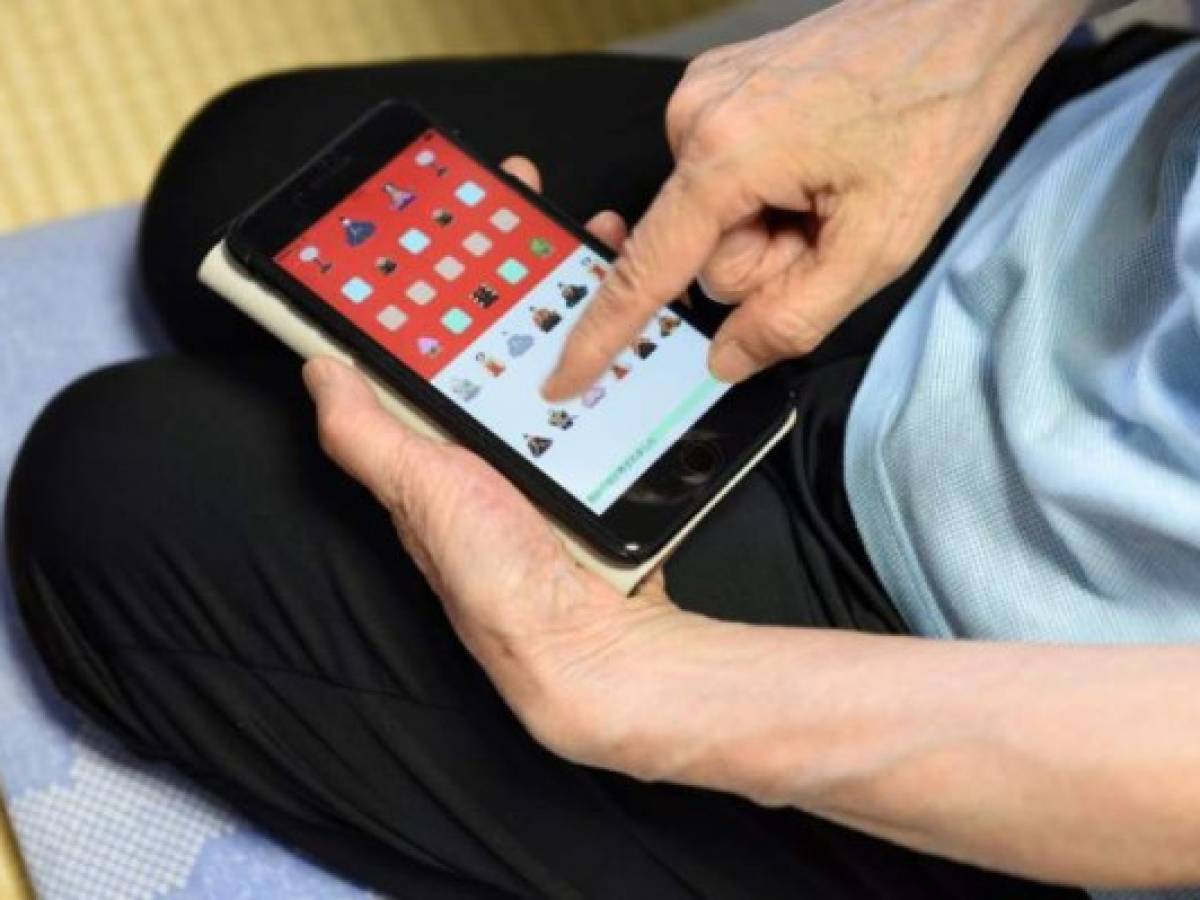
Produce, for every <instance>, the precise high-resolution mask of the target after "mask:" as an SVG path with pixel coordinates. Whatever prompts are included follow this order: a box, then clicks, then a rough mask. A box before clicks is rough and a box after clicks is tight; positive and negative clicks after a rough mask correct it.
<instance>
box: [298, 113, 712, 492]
mask: <svg viewBox="0 0 1200 900" xmlns="http://www.w3.org/2000/svg"><path fill="white" fill-rule="evenodd" d="M274 259H275V262H276V263H277V264H279V265H280V266H281V267H283V268H284V269H285V270H286V271H287V272H289V273H290V274H291V275H292V276H293V277H294V278H296V279H298V280H299V281H300V282H302V283H303V284H304V285H305V286H306V287H308V288H309V290H311V291H312V292H313V293H314V294H316V295H317V296H318V297H320V298H321V300H322V301H324V302H325V303H328V304H330V305H331V306H333V307H335V308H336V310H337V311H338V312H339V313H341V314H342V315H343V316H345V317H346V318H348V319H349V320H350V321H352V322H353V323H354V324H355V325H356V326H357V327H358V328H359V329H361V330H362V331H363V332H365V333H366V334H368V335H369V336H370V337H371V338H372V339H374V340H375V341H376V342H377V343H378V344H380V345H382V346H383V347H384V348H385V349H386V350H387V351H388V352H389V353H391V354H392V355H393V356H394V357H396V358H397V359H398V360H399V361H400V362H402V363H403V364H404V365H406V366H407V367H409V368H410V369H412V370H413V371H415V372H416V373H418V374H419V375H420V376H422V377H423V378H425V379H426V380H428V381H429V382H430V383H431V384H432V385H433V386H434V387H435V388H436V389H437V390H439V391H440V392H441V393H443V394H445V395H446V396H447V397H449V398H450V399H451V400H452V401H453V402H455V403H456V404H457V405H459V406H460V407H461V408H462V409H464V410H466V411H467V413H469V414H470V415H471V416H472V417H474V418H475V419H476V420H477V421H478V422H480V423H481V424H482V425H483V426H484V427H486V428H487V429H488V430H490V431H492V432H493V433H494V434H496V435H497V436H498V437H500V438H501V439H502V440H503V441H504V442H505V443H507V444H508V445H509V446H511V447H513V448H514V449H516V450H517V451H518V452H520V453H522V454H524V455H525V456H526V457H527V458H528V459H530V460H531V461H532V462H533V463H534V464H535V465H536V466H537V467H538V468H539V469H540V470H541V471H542V472H543V473H545V474H546V475H547V476H548V477H550V478H551V479H553V480H554V481H556V482H557V483H558V484H559V485H560V486H562V487H563V488H564V489H565V490H566V491H568V492H569V493H570V494H571V495H572V496H574V497H575V498H576V499H577V500H579V501H580V502H581V503H582V504H584V505H585V506H586V507H588V508H589V509H590V510H592V511H593V512H595V513H597V514H600V513H603V512H604V511H605V510H606V509H608V508H609V507H610V506H611V505H612V504H613V502H614V501H616V500H617V499H618V498H619V497H621V495H622V494H624V493H625V492H626V491H627V490H628V489H629V488H630V486H631V485H633V484H634V482H636V481H637V479H638V478H639V476H641V475H642V474H643V473H644V472H645V471H646V470H647V469H648V468H649V467H650V466H651V465H653V464H654V462H655V461H656V460H657V459H658V458H659V457H660V456H662V454H663V453H664V452H665V451H666V450H668V449H669V448H670V447H671V446H672V444H674V443H675V442H676V441H677V440H678V439H679V438H680V437H681V436H682V435H683V434H684V433H685V432H686V431H687V430H688V428H689V427H691V426H692V425H694V424H695V423H696V421H697V420H698V419H700V418H701V417H702V416H703V415H704V414H705V413H706V412H707V411H708V410H709V409H710V408H711V407H712V406H713V405H714V404H715V403H716V402H717V400H719V399H720V397H721V396H722V394H724V392H725V391H726V390H727V387H728V386H727V385H725V384H723V383H721V382H719V381H717V380H716V379H714V378H713V377H712V376H711V375H709V373H708V368H707V365H706V357H707V354H708V346H709V340H708V338H707V337H706V336H705V335H703V334H702V333H700V332H699V331H698V330H696V329H695V328H694V327H692V326H691V325H690V324H689V323H688V322H686V321H684V320H683V319H681V318H680V317H679V316H677V315H675V314H674V313H672V312H670V310H663V311H661V312H660V313H659V314H658V315H656V316H655V317H654V318H653V319H652V320H651V321H650V322H649V323H648V325H647V327H646V329H645V331H644V332H643V333H642V334H641V335H639V336H638V337H637V338H636V339H635V340H634V341H633V342H632V343H631V344H630V345H629V347H627V348H626V350H625V351H624V352H623V353H621V354H620V356H618V358H617V359H615V360H614V361H613V363H612V364H611V366H610V367H609V369H608V371H607V372H606V373H605V374H604V375H603V376H602V377H601V378H600V380H598V381H597V382H596V383H595V384H593V385H592V386H591V388H590V389H588V390H587V391H586V392H585V393H584V394H583V395H582V396H581V397H579V398H577V399H575V400H572V401H569V402H565V403H547V402H546V401H545V400H544V399H542V397H541V395H540V393H539V390H538V389H539V387H540V385H541V383H542V382H543V381H544V380H545V378H546V376H547V375H549V373H550V370H551V369H552V368H553V366H554V363H555V362H556V361H557V359H558V356H559V352H560V351H561V349H562V345H563V342H564V339H565V338H566V335H567V333H568V332H569V330H570V328H571V326H572V324H573V323H574V322H575V321H576V320H577V319H578V317H579V315H580V313H581V312H582V311H583V309H584V308H585V307H586V306H587V304H588V303H589V302H590V300H591V299H592V298H593V297H594V296H595V293H596V290H597V288H598V287H599V285H600V283H601V282H602V281H603V280H604V278H605V276H606V274H607V273H608V271H609V268H610V267H609V263H608V262H607V261H606V260H605V259H603V258H601V257H600V256H599V255H598V254H597V253H596V252H595V251H594V250H593V249H592V248H590V247H588V246H587V245H586V244H584V243H582V242H581V241H580V240H579V238H578V237H576V236H575V235H573V234H571V233H570V232H569V231H567V230H566V229H564V228H563V227H562V226H560V225H558V224H557V223H556V222H555V221H554V219H553V218H551V217H550V216H549V215H547V214H546V213H545V212H543V211H542V210H541V209H540V208H539V207H538V206H536V205H535V204H534V203H532V202H530V201H529V200H528V199H526V198H525V197H524V196H523V195H522V194H521V193H520V192H519V191H517V190H516V189H515V188H513V187H512V186H511V185H509V184H508V183H506V182H505V181H504V180H503V179H501V178H499V177H497V176H496V175H494V174H492V172H491V171H490V170H489V169H488V168H486V167H485V166H483V165H481V164H480V163H478V162H476V161H475V160H474V159H473V158H472V157H471V156H469V155H468V154H467V153H465V152H464V151H463V150H461V149H460V148H459V147H458V146H457V145H456V144H455V143H453V142H452V141H451V140H449V139H447V138H446V137H444V136H443V135H441V134H440V133H439V132H438V131H436V130H435V129H430V130H427V131H425V132H424V133H423V134H421V135H420V137H418V138H417V140H415V141H414V142H413V143H412V144H410V145H409V146H407V147H405V148H404V149H403V150H402V151H401V152H400V153H398V154H397V155H396V156H395V157H394V158H393V159H392V160H391V161H389V162H388V163H387V164H386V165H384V166H383V168H381V169H380V170H379V171H378V172H376V173H375V174H373V175H372V176H371V177H369V178H368V179H367V180H366V181H365V182H363V183H362V184H361V185H359V186H358V187H357V188H356V189H354V190H353V191H352V192H350V193H349V194H348V195H347V196H346V197H344V198H343V199H342V200H340V201H339V202H337V203H336V204H335V205H334V206H333V208H332V209H330V210H329V211H328V212H327V213H325V214H324V215H322V216H321V217H320V218H319V219H318V220H317V221H315V222H314V223H313V224H312V225H311V226H310V227H308V228H307V229H306V230H305V231H304V232H303V233H302V234H301V235H300V236H299V237H297V238H296V239H295V240H293V241H291V242H290V243H289V244H287V245H286V246H285V247H284V248H283V249H282V250H280V251H279V252H278V253H277V254H276V255H275V257H274Z"/></svg>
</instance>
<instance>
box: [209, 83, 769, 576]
mask: <svg viewBox="0 0 1200 900" xmlns="http://www.w3.org/2000/svg"><path fill="white" fill-rule="evenodd" d="M431 128H432V129H436V130H437V131H438V133H439V134H440V135H441V136H442V137H443V138H445V139H447V140H449V141H451V142H453V143H454V144H455V145H456V146H457V147H458V148H459V149H460V150H462V151H463V152H464V153H466V154H467V155H469V156H470V157H471V158H472V159H473V160H474V161H475V162H476V163H478V164H479V165H480V166H482V167H483V168H485V169H486V170H487V171H488V172H490V173H491V174H492V175H494V176H495V177H497V178H499V179H500V180H502V181H503V182H504V183H505V184H507V185H508V186H509V187H511V188H512V189H514V190H515V191H516V192H517V193H518V194H520V195H521V196H522V197H523V198H524V199H525V200H527V201H528V202H530V203H532V204H533V205H534V206H535V207H537V208H538V209H540V210H541V211H542V212H544V213H545V214H546V215H548V216H550V217H551V218H552V219H553V220H554V221H555V222H556V223H557V224H558V225H560V226H561V227H562V228H564V229H565V230H567V231H568V232H569V233H570V234H572V235H573V236H574V237H576V238H578V239H579V240H580V241H581V242H582V243H583V244H584V245H585V246H587V247H588V248H589V249H591V250H593V251H594V252H596V253H597V254H598V255H600V256H602V257H603V258H604V259H606V260H612V259H613V258H614V253H613V251H612V249H611V248H609V247H607V246H606V245H605V244H603V243H601V242H600V241H598V240H597V239H596V238H595V237H594V236H592V235H591V234H590V233H588V232H587V231H586V230H585V229H584V228H582V227H581V226H579V225H577V224H576V223H575V222H574V221H573V220H572V219H571V218H570V216H568V215H567V214H565V213H564V212H563V211H562V210H560V209H558V208H557V207H555V206H554V204H553V203H551V202H549V201H547V200H546V199H545V198H544V197H542V196H541V195H540V194H537V193H536V192H534V191H532V190H530V189H529V188H528V187H527V186H526V185H525V184H524V183H523V182H521V181H520V180H519V179H516V178H514V177H512V176H511V175H509V174H508V173H506V172H504V171H502V170H500V169H499V168H498V167H496V166H495V165H493V164H491V163H489V162H488V161H487V160H486V158H484V157H483V156H482V155H481V154H480V153H478V152H477V151H475V150H473V149H472V148H471V147H469V146H467V145H466V144H465V143H464V141H463V140H462V138H461V136H460V135H459V134H458V133H457V132H456V131H455V130H453V129H449V128H446V127H444V126H441V125H439V124H438V123H437V122H435V121H434V120H432V119H431V118H429V117H428V116H426V115H425V114H424V113H422V112H421V111H420V110H419V109H417V108H416V107H414V106H412V105H411V104H406V103H402V102H400V101H398V100H388V101H385V102H383V103H381V104H379V105H377V106H375V107H374V108H372V109H371V110H369V111H368V112H367V113H366V114H365V115H364V116H362V117H361V118H359V119H358V120H357V121H356V122H354V123H353V124H352V125H351V126H350V127H349V128H348V129H346V130H345V131H344V132H342V134H341V135H339V136H338V137H337V138H335V139H334V140H333V141H332V142H331V143H330V144H328V145H327V146H326V147H325V148H324V149H323V150H322V151H320V152H319V153H318V154H317V155H316V156H315V157H313V158H312V159H311V160H310V161H309V162H308V163H306V164H305V165H304V166H303V167H302V168H301V169H300V170H299V171H298V172H296V173H295V174H294V175H292V176H291V177H290V178H288V179H287V180H285V181H284V182H283V183H282V184H280V185H279V186H278V187H277V188H275V189H274V190H273V191H271V192H270V193H269V194H267V195H266V196H265V197H264V198H263V199H262V200H260V201H259V202H258V203H256V204H255V205H254V206H252V207H251V208H250V209H249V210H248V211H247V212H245V213H244V214H242V215H241V216H240V217H238V218H237V219H236V220H235V221H234V222H233V224H232V225H231V226H230V228H229V230H228V232H227V234H226V237H225V240H226V246H227V247H228V249H229V251H230V253H231V254H232V256H233V258H234V260H235V261H236V262H237V263H238V264H239V265H240V266H242V267H243V268H244V269H245V270H246V271H247V272H248V273H249V274H250V275H251V276H252V277H254V278H255V279H257V280H261V281H262V282H264V283H265V284H267V285H268V286H269V287H271V288H273V289H274V292H275V293H276V294H278V295H280V296H281V297H282V299H284V300H285V302H287V303H288V304H289V305H290V306H291V307H292V308H293V309H294V310H296V311H297V312H298V313H299V314H301V315H302V316H304V317H305V318H306V319H308V320H309V321H310V322H312V323H313V324H315V325H316V326H317V327H318V328H320V329H321V330H322V331H324V332H325V333H326V335H327V336H329V337H330V338H331V339H333V340H334V341H335V342H336V343H338V344H340V345H341V346H342V347H344V348H345V349H346V350H348V351H349V352H350V354H351V355H352V356H354V357H355V358H356V359H359V360H360V361H362V362H363V363H365V364H366V366H367V367H368V368H369V369H370V370H371V371H372V372H373V373H374V374H375V375H376V376H378V377H379V378H381V379H382V380H383V381H384V382H385V383H387V384H390V385H391V386H393V387H394V388H396V389H397V390H398V391H399V393H401V394H402V395H403V396H405V397H408V398H410V399H411V400H412V401H413V402H414V403H415V404H416V405H417V407H418V408H419V409H421V410H422V411H424V412H425V413H426V414H428V415H429V416H430V417H431V418H432V419H433V420H434V421H435V422H436V423H437V424H438V425H440V426H441V427H443V428H445V429H446V430H447V431H448V432H449V433H451V434H452V435H453V436H454V437H455V438H456V439H457V440H459V441H460V442H462V443H463V445H464V446H467V447H469V448H471V449H473V450H475V451H476V452H479V453H480V454H481V455H482V456H483V457H484V458H485V459H487V460H489V461H490V462H491V463H492V464H493V465H494V466H495V467H496V468H497V469H498V470H500V471H501V472H502V473H503V474H504V475H505V476H506V477H508V478H509V479H510V480H512V481H513V482H514V483H516V484H517V485H518V487H520V488H521V489H522V490H523V491H524V492H525V493H526V494H527V495H529V496H530V497H531V498H532V499H533V500H534V502H536V503H537V504H538V505H539V506H541V507H542V508H543V509H544V510H545V511H546V512H547V513H549V514H550V515H551V516H553V517H554V518H556V519H558V520H559V521H561V522H562V523H563V524H564V525H565V526H566V527H567V528H568V529H569V530H571V531H573V532H574V533H576V534H577V535H579V536H580V537H582V538H583V539H584V540H585V542H586V543H588V544H589V545H591V546H592V547H593V548H594V549H596V550H598V551H599V552H600V553H601V554H602V555H604V556H606V557H608V558H610V559H612V560H614V561H618V562H621V563H624V564H635V563H638V562H642V561H644V560H646V559H649V558H650V557H651V556H653V555H654V554H655V553H657V552H658V551H659V550H660V549H661V548H662V547H663V545H664V544H665V543H666V542H667V541H668V540H669V539H670V538H671V537H672V536H673V535H674V534H675V533H677V532H678V530H679V529H681V528H683V527H684V526H685V525H686V524H687V522H688V521H690V520H691V518H692V517H693V516H695V515H696V514H697V513H698V512H699V511H700V509H702V508H703V507H704V505H705V504H706V503H708V502H709V501H710V500H711V499H712V497H713V496H714V495H715V494H716V493H718V492H719V491H720V490H721V488H722V486H723V485H724V484H725V483H727V481H728V480H729V479H730V478H732V477H734V476H735V475H736V473H737V472H739V471H741V469H742V468H744V467H745V466H746V465H747V464H748V463H749V461H750V460H751V459H752V458H753V457H754V455H755V454H756V453H757V452H758V451H759V449H760V448H761V447H762V446H763V444H764V443H765V442H766V441H768V440H770V438H771V437H773V436H774V435H775V434H776V433H777V432H778V431H779V429H780V428H782V427H783V425H784V422H785V421H786V419H787V416H788V415H789V413H790V411H791V401H790V392H789V390H788V387H787V385H786V383H785V382H784V380H783V379H782V378H781V377H779V376H778V374H776V373H773V372H770V371H768V372H765V373H762V374H760V375H758V376H756V377H755V378H753V379H750V380H749V381H747V382H744V383H742V384H740V385H737V386H735V387H733V388H731V389H730V390H729V391H727V392H726V393H725V395H724V396H723V397H722V398H721V399H720V400H719V401H718V402H717V403H716V404H714V406H713V407H712V408H710V409H709V410H708V411H707V412H706V413H705V414H704V415H703V416H702V417H701V418H700V420H699V421H697V422H696V423H695V425H694V426H693V429H704V430H707V431H710V432H715V433H720V434H723V435H726V436H729V435H739V436H740V435H746V436H747V437H746V439H745V441H744V442H743V443H742V445H741V446H740V447H737V448H735V452H733V453H731V454H729V455H727V456H726V457H725V458H724V459H723V461H722V465H721V468H720V471H719V472H717V473H715V474H714V475H713V476H712V477H711V479H710V481H711V483H710V484H709V485H708V486H707V488H706V489H704V490H703V491H699V492H696V493H695V494H694V495H693V496H690V497H688V498H687V500H686V502H681V503H678V504H670V505H663V506H646V505H643V504H638V503H634V502H630V501H629V500H627V495H628V494H629V490H627V491H626V492H625V494H622V496H621V497H619V498H617V499H616V500H614V501H613V503H612V504H611V505H610V506H609V507H608V509H606V510H605V511H604V512H603V513H600V514H597V513H594V512H592V511H591V510H590V509H588V508H587V507H586V506H585V505H584V504H583V503H582V502H580V501H579V500H577V499H576V498H575V497H573V496H572V495H571V494H570V493H569V492H568V491H567V490H566V489H565V488H563V487H561V486H560V485H559V484H558V483H557V482H555V481H553V480H552V479H551V478H550V477H549V476H547V475H546V474H544V473H543V472H542V471H541V470H539V469H538V468H537V467H536V466H535V465H534V464H533V463H532V462H530V461H529V460H527V459H525V458H524V457H523V456H522V455H521V454H520V453H518V452H516V451H514V450H513V449H512V448H511V447H509V446H508V445H507V444H506V443H504V442H503V441H502V440H501V439H500V438H499V437H498V436H497V435H495V434H494V433H493V432H492V431H491V430H489V429H488V428H486V427H485V426H484V425H482V424H481V423H480V422H478V421H477V420H476V419H474V418H473V417H472V416H470V414H469V413H467V412H466V411H464V410H463V409H461V408H460V407H459V406H458V405H457V404H455V403H454V402H453V401H452V400H451V399H450V398H448V397H446V396H445V395H443V394H442V393H441V392H440V391H438V390H437V389H436V388H435V387H433V385H432V384H430V383H429V382H428V381H426V380H425V379H424V378H422V377H421V376H419V375H417V374H416V373H415V372H413V371H412V370H411V369H409V368H408V367H407V366H405V365H404V364H403V363H402V362H401V361H400V360H399V359H397V358H396V357H395V356H393V355H392V354H391V353H390V352H389V351H388V350H387V349H386V348H385V347H384V346H383V345H382V344H379V343H378V342H376V341H375V340H374V339H373V338H371V337H370V336H369V335H367V334H365V333H364V332H362V331H361V330H359V328H358V327H357V326H356V325H354V323H353V322H351V320H350V319H348V318H346V317H345V316H343V315H342V314H341V313H340V312H338V311H337V309H336V308H335V307H334V306H332V305H330V304H329V303H327V302H326V301H324V300H322V299H321V298H320V297H319V296H318V295H317V294H315V293H314V292H312V291H310V290H309V289H308V288H307V287H306V286H305V285H303V284H302V283H301V282H300V281H298V280H297V279H295V278H293V277H292V276H291V275H290V274H289V273H288V272H287V271H286V270H285V269H283V267H282V266H280V265H279V264H278V263H276V262H275V261H274V257H275V255H276V254H277V253H278V252H279V251H280V250H282V249H283V248H285V247H287V246H288V245H289V244H290V243H292V242H293V241H295V240H296V239H297V238H298V237H299V236H300V235H302V234H303V233H304V232H305V231H306V230H307V229H308V228H309V227H310V226H311V225H312V224H313V223H314V222H316V221H317V220H318V219H319V218H320V217H321V216H323V215H325V214H326V213H327V212H328V211H329V210H330V209H332V208H333V207H334V206H336V205H337V203H338V202H340V201H341V200H342V199H344V198H345V197H346V196H348V195H349V194H350V193H351V192H353V191H354V190H356V189H357V188H358V187H359V186H361V185H362V184H363V182H365V181H366V180H367V179H368V178H370V177H371V176H372V175H374V174H375V173H376V172H378V171H379V170H380V169H381V168H383V167H384V166H385V165H386V164H387V163H388V162H390V161H391V160H392V159H393V158H394V157H395V156H396V155H398V154H399V153H400V152H401V151H402V150H403V149H404V148H405V147H407V146H408V145H409V144H411V143H412V142H413V141H415V140H417V139H419V138H420V137H421V135H422V134H423V133H425V132H426V131H427V130H429V129H431ZM670 308H671V310H672V311H673V312H674V313H675V314H676V315H679V316H681V317H682V318H683V319H684V320H685V321H687V322H688V323H689V324H691V325H692V326H694V327H696V328H697V329H698V330H700V331H701V332H703V333H705V334H706V335H707V336H709V337H711V329H709V328H707V327H706V326H705V325H704V323H703V322H701V321H698V320H697V318H696V316H694V315H693V313H692V310H691V309H689V307H688V306H687V305H685V304H681V303H678V302H677V303H673V304H671V307H670ZM672 449H673V448H669V449H668V450H666V451H665V452H664V453H663V454H662V455H661V456H660V457H659V459H658V460H656V461H655V463H654V464H653V465H652V466H651V467H650V469H648V470H647V471H646V472H645V473H643V475H642V476H641V477H640V478H639V479H638V482H635V485H636V484H638V483H640V482H642V481H643V480H644V479H648V478H651V477H654V476H655V475H656V474H658V473H656V470H657V469H659V467H662V466H664V465H667V464H668V463H669V459H670V457H671V453H672Z"/></svg>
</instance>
